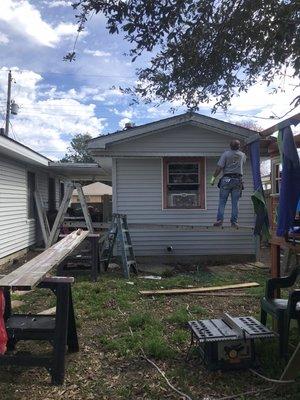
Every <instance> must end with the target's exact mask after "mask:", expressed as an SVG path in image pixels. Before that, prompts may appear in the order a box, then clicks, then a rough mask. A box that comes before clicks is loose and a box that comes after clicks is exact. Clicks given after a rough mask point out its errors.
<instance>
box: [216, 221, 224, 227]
mask: <svg viewBox="0 0 300 400" xmlns="http://www.w3.org/2000/svg"><path fill="white" fill-rule="evenodd" d="M222 225H223V221H216V222H215V223H214V226H222Z"/></svg>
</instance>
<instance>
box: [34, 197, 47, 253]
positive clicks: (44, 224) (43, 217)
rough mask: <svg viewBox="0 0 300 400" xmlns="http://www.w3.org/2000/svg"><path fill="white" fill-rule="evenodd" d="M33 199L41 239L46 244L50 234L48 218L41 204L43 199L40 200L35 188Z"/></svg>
mask: <svg viewBox="0 0 300 400" xmlns="http://www.w3.org/2000/svg"><path fill="white" fill-rule="evenodd" d="M34 200H35V205H36V209H37V213H38V218H39V223H40V226H41V230H42V235H43V240H44V243H45V246H46V245H47V243H48V240H49V236H50V227H49V222H48V218H47V215H46V211H45V207H44V204H43V200H42V197H41V195H40V193H39V191H38V190H35V192H34Z"/></svg>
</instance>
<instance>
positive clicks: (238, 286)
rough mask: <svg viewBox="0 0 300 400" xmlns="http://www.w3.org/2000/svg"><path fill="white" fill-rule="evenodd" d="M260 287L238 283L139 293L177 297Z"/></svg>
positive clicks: (255, 283)
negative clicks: (177, 295) (178, 295)
mask: <svg viewBox="0 0 300 400" xmlns="http://www.w3.org/2000/svg"><path fill="white" fill-rule="evenodd" d="M257 286H259V283H257V282H246V283H237V284H234V285H223V286H208V287H198V288H197V287H195V288H187V289H159V290H141V291H140V292H139V293H140V294H142V295H144V296H153V295H158V294H166V295H176V294H190V293H199V294H201V293H207V292H213V291H218V290H233V289H245V288H252V287H257Z"/></svg>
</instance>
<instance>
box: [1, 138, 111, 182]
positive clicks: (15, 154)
mask: <svg viewBox="0 0 300 400" xmlns="http://www.w3.org/2000/svg"><path fill="white" fill-rule="evenodd" d="M1 155H4V156H7V157H10V158H12V159H14V160H17V161H19V162H24V163H26V164H30V165H34V166H38V167H43V168H46V169H48V170H49V171H51V172H53V173H55V174H56V175H60V176H63V177H65V178H68V179H70V180H81V181H95V180H102V181H107V182H110V181H111V176H110V173H108V172H107V171H106V170H105V169H103V168H101V167H100V165H99V164H98V163H61V162H53V161H51V160H50V159H49V158H47V157H45V156H43V155H42V154H40V153H38V152H37V151H35V150H32V149H31V148H30V147H28V146H25V145H24V144H23V143H20V142H18V141H16V140H14V139H12V138H10V137H8V136H4V135H0V156H1Z"/></svg>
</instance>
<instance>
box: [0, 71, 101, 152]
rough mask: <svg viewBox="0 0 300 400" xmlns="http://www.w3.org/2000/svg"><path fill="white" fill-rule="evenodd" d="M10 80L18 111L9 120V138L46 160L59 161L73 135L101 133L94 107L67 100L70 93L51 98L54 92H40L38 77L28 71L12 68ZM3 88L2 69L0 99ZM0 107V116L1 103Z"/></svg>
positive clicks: (3, 93) (4, 72)
mask: <svg viewBox="0 0 300 400" xmlns="http://www.w3.org/2000/svg"><path fill="white" fill-rule="evenodd" d="M13 78H14V79H15V81H16V83H14V84H13V87H12V94H13V99H14V100H15V101H16V102H17V103H18V104H19V105H20V110H19V114H18V115H17V116H14V117H12V119H11V123H12V129H11V132H10V136H11V137H13V138H16V139H17V140H20V141H21V142H22V143H24V144H26V145H27V146H29V147H31V148H33V149H34V150H36V151H39V152H41V153H42V154H45V155H46V156H48V157H50V158H51V157H52V158H57V157H58V158H61V157H62V156H63V155H64V152H65V151H66V149H67V147H68V145H69V138H70V137H72V136H74V135H75V134H77V133H86V132H87V133H89V134H91V135H92V136H93V137H95V136H98V135H100V134H101V133H103V130H104V128H105V127H106V122H105V118H98V117H97V116H96V114H95V108H96V105H95V104H92V103H90V104H83V103H81V102H80V100H76V99H72V98H70V96H69V94H70V92H71V91H69V92H67V93H66V96H64V92H59V98H55V97H56V96H55V94H56V92H58V91H57V89H56V88H55V87H53V88H52V89H50V90H48V91H47V92H43V90H42V89H41V85H40V83H41V82H42V77H41V76H40V75H39V74H36V73H34V72H32V71H24V72H22V73H20V72H19V71H18V70H17V69H16V68H14V69H13ZM6 85H7V69H5V68H2V69H0V98H1V97H2V98H5V92H6ZM51 90H52V92H51ZM50 92H51V93H52V96H50V95H49V93H50ZM75 92H76V91H74V93H75ZM74 93H73V94H74ZM14 94H17V95H16V97H15V96H14ZM45 94H46V100H42V99H41V96H42V98H43V97H44V95H45ZM1 106H2V109H1V107H0V110H1V111H2V112H3V111H4V107H5V105H4V103H3V105H1Z"/></svg>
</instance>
